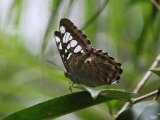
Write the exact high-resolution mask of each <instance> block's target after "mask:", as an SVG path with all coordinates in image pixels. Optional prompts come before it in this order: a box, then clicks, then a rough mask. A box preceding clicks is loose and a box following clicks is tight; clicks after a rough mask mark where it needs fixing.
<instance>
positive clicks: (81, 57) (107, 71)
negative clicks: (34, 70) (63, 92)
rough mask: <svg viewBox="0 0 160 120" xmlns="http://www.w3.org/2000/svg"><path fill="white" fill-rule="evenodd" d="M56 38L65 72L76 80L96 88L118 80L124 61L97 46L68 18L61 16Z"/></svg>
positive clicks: (74, 81)
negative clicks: (120, 61) (119, 61)
mask: <svg viewBox="0 0 160 120" xmlns="http://www.w3.org/2000/svg"><path fill="white" fill-rule="evenodd" d="M54 38H55V41H56V45H57V48H58V51H59V54H60V56H61V59H62V61H63V64H64V66H65V68H66V72H65V73H64V74H65V76H66V77H67V78H69V79H70V80H71V81H72V82H73V83H76V84H82V85H86V86H90V87H96V86H101V85H106V84H112V83H117V82H119V79H120V75H121V73H122V68H121V64H120V63H117V62H116V61H115V60H114V58H113V57H110V56H109V54H108V53H107V52H104V51H102V50H100V49H94V48H93V47H92V45H91V43H90V41H89V40H88V38H87V36H86V35H85V34H83V33H82V31H80V30H79V29H78V28H77V27H76V26H75V25H74V24H73V23H72V22H71V21H70V20H69V19H67V18H63V19H61V21H60V26H59V31H55V32H54Z"/></svg>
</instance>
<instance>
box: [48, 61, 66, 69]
mask: <svg viewBox="0 0 160 120" xmlns="http://www.w3.org/2000/svg"><path fill="white" fill-rule="evenodd" d="M47 62H49V63H51V64H53V65H54V66H56V67H57V68H58V69H59V70H61V71H65V70H64V69H63V68H61V67H60V66H58V65H57V64H55V63H54V62H52V61H49V60H47Z"/></svg>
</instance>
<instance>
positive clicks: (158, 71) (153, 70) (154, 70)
mask: <svg viewBox="0 0 160 120" xmlns="http://www.w3.org/2000/svg"><path fill="white" fill-rule="evenodd" d="M150 71H152V72H153V73H155V74H156V75H158V76H159V77H160V68H155V69H151V70H150Z"/></svg>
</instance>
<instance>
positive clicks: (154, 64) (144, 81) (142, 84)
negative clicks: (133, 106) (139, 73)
mask: <svg viewBox="0 0 160 120" xmlns="http://www.w3.org/2000/svg"><path fill="white" fill-rule="evenodd" d="M159 64H160V54H159V55H158V56H157V57H156V59H155V61H154V62H153V64H152V65H151V67H150V68H149V69H153V68H156V67H157V66H158V65H159ZM151 73H152V72H151V71H147V72H146V74H145V75H144V76H143V78H142V79H141V80H140V82H139V83H138V84H137V86H136V88H135V89H134V91H133V92H134V93H138V92H139V91H140V90H141V89H142V88H143V86H144V85H145V83H146V82H147V81H148V78H149V77H150V76H151ZM129 105H130V103H129V102H127V103H125V104H124V106H123V107H122V108H121V110H120V111H119V112H118V115H119V114H120V113H121V112H123V111H124V110H125V109H127V107H128V106H129Z"/></svg>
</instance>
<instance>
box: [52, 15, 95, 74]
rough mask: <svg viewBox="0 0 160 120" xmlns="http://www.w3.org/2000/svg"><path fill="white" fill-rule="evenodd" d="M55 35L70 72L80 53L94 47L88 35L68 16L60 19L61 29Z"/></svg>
mask: <svg viewBox="0 0 160 120" xmlns="http://www.w3.org/2000/svg"><path fill="white" fill-rule="evenodd" d="M54 35H55V41H56V44H57V48H58V51H59V53H60V56H61V58H62V61H63V63H64V66H65V68H66V70H67V72H68V73H73V71H74V67H75V66H76V64H77V63H76V61H77V60H78V57H79V55H80V54H83V53H85V52H86V51H88V50H90V49H92V45H91V43H90V41H89V40H88V39H87V37H86V35H84V34H83V33H82V32H81V31H80V30H78V29H77V27H76V26H74V24H73V23H72V22H71V21H70V20H68V19H66V18H63V19H62V20H61V21H60V27H59V31H55V33H54ZM73 61H74V62H73Z"/></svg>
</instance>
